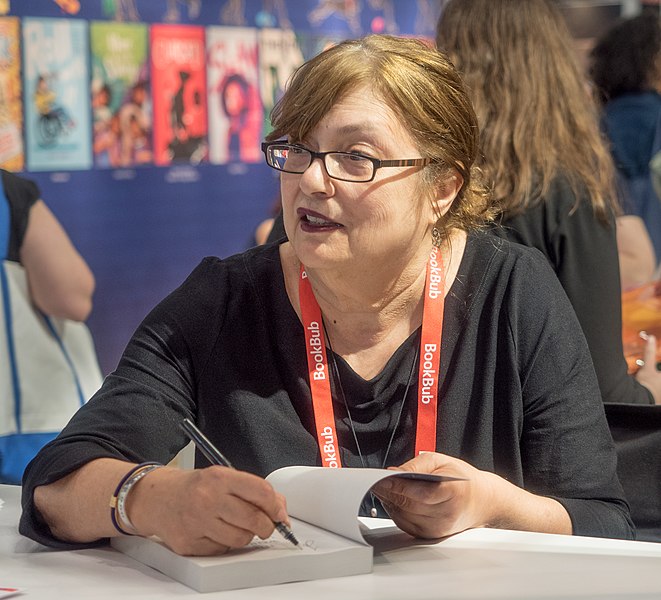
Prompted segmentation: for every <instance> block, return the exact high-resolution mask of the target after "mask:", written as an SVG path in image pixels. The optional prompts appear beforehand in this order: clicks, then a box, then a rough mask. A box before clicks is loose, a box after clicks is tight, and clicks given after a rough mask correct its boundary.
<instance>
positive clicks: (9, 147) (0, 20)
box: [0, 0, 25, 171]
mask: <svg viewBox="0 0 661 600" xmlns="http://www.w3.org/2000/svg"><path fill="white" fill-rule="evenodd" d="M0 3H3V0H0ZM20 57H21V53H20V48H19V20H18V17H0V167H2V168H3V169H7V170H8V171H21V170H22V169H23V165H24V159H25V154H24V150H23V138H22V129H23V108H22V103H21V58H20Z"/></svg>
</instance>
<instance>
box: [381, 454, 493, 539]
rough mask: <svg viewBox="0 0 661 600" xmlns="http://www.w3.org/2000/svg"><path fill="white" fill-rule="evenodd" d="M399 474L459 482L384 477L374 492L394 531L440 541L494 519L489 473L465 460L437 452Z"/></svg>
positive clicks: (411, 463)
mask: <svg viewBox="0 0 661 600" xmlns="http://www.w3.org/2000/svg"><path fill="white" fill-rule="evenodd" d="M397 470H398V471H413V472H417V473H434V474H438V475H445V476H449V477H456V478H457V481H441V482H438V483H436V482H428V481H415V480H407V479H397V478H392V477H391V478H387V479H384V480H382V481H380V482H379V483H377V484H376V485H375V486H374V488H373V489H372V491H373V492H374V493H375V494H376V496H377V497H378V498H379V499H380V500H381V502H382V504H383V506H384V508H385V509H386V510H387V511H388V514H389V515H390V517H391V518H392V520H393V521H395V523H396V524H397V526H398V527H399V528H400V529H402V530H404V531H406V532H407V533H410V534H411V535H414V536H416V537H422V538H439V537H444V536H446V535H451V534H453V533H458V532H460V531H463V530H465V529H470V528H472V527H483V526H486V525H488V524H489V523H490V521H491V519H492V518H493V516H494V513H493V509H494V501H495V500H496V498H495V494H494V487H495V486H497V482H496V481H495V480H497V479H500V478H499V477H497V476H496V475H494V474H493V473H489V472H487V471H480V470H479V469H476V468H475V467H473V466H471V465H469V464H468V463H467V462H465V461H463V460H459V459H458V458H453V457H451V456H447V455H444V454H438V453H435V452H432V453H425V454H420V455H419V456H417V457H416V458H414V459H412V460H410V461H408V462H406V463H404V464H403V465H401V466H400V467H397Z"/></svg>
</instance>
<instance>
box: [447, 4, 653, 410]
mask: <svg viewBox="0 0 661 600" xmlns="http://www.w3.org/2000/svg"><path fill="white" fill-rule="evenodd" d="M436 42H437V46H438V47H439V49H441V50H444V51H446V52H447V53H448V54H449V56H450V58H451V60H452V61H453V62H454V64H455V65H456V66H457V68H458V69H459V71H460V72H461V73H462V75H463V76H464V79H465V81H466V83H467V87H468V88H469V89H470V90H471V99H472V101H473V105H474V106H475V111H476V113H477V117H478V120H479V122H480V128H481V130H482V135H481V139H480V149H481V151H480V156H481V160H480V162H479V166H480V167H481V168H482V170H483V172H484V174H485V177H486V179H487V181H489V182H491V185H492V186H493V195H494V200H495V201H496V202H497V203H498V206H499V209H500V211H501V212H502V227H501V228H497V229H496V233H498V234H499V235H501V236H504V237H506V238H508V239H510V240H512V241H515V242H519V243H523V244H525V245H528V246H533V247H535V248H538V249H539V250H541V252H542V253H543V254H544V255H545V256H546V258H547V259H548V260H549V262H550V263H551V266H552V267H553V269H554V271H555V272H556V274H557V276H558V278H559V279H560V282H561V283H562V287H563V288H564V290H565V292H566V293H567V296H568V297H569V300H570V301H571V303H572V306H573V307H574V310H575V311H576V315H577V316H578V320H579V321H580V324H581V327H582V329H583V333H584V334H585V337H586V338H587V342H588V346H589V348H590V353H591V355H592V360H593V362H594V366H595V370H596V372H597V378H598V380H599V387H600V389H601V394H602V397H603V400H604V402H619V403H638V404H653V403H655V402H657V403H658V402H661V374H660V373H658V372H657V370H656V361H655V360H654V355H655V348H656V340H655V338H654V336H650V339H649V341H648V344H647V346H646V350H645V352H646V354H645V356H646V358H648V359H649V360H647V361H646V364H645V366H644V367H643V368H641V369H640V371H639V372H638V373H637V375H636V378H634V377H632V376H629V375H627V365H626V362H625V360H624V355H623V351H622V317H621V291H620V280H619V270H618V253H617V242H616V228H615V218H614V216H615V215H616V214H617V212H618V208H617V199H616V197H615V190H616V186H615V184H614V167H613V164H612V160H611V158H610V155H609V152H608V148H607V147H606V144H605V143H604V141H603V139H602V138H601V135H600V132H599V120H598V111H597V108H596V105H595V102H594V101H593V100H591V99H590V97H589V96H588V94H587V93H586V85H585V78H584V77H583V76H582V75H581V72H580V70H579V67H578V64H577V62H576V58H575V56H574V54H573V52H572V41H571V37H570V35H569V32H568V30H567V27H566V25H565V23H564V21H563V18H562V15H561V14H560V12H559V9H558V8H557V7H556V6H555V5H554V4H553V3H552V2H550V1H548V0H530V1H526V2H518V1H517V0H450V2H448V4H447V5H446V7H445V9H444V11H443V13H442V14H441V18H440V20H439V22H438V28H437V37H436Z"/></svg>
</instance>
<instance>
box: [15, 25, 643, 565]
mask: <svg viewBox="0 0 661 600" xmlns="http://www.w3.org/2000/svg"><path fill="white" fill-rule="evenodd" d="M301 107H305V110H301ZM272 121H273V132H272V133H271V135H270V136H269V140H270V141H269V142H267V143H266V144H265V145H264V152H265V155H266V159H267V162H268V164H269V165H270V166H271V167H273V168H275V169H278V170H279V171H281V193H282V202H283V213H284V221H285V227H286V229H287V233H288V237H289V241H288V242H286V243H283V244H280V245H277V244H270V245H266V246H259V247H256V248H253V249H251V250H248V251H247V252H246V253H244V254H241V255H238V256H235V257H232V258H229V259H227V260H219V259H206V260H205V261H203V262H202V264H201V265H200V266H199V267H198V268H197V270H196V271H195V272H194V273H193V274H192V275H191V276H190V277H189V279H188V280H187V281H186V282H185V283H184V284H183V285H182V287H181V288H179V289H178V290H177V291H175V292H174V293H173V294H172V295H170V296H169V297H168V298H167V299H166V300H165V301H164V302H163V303H161V304H160V305H159V306H158V307H157V308H156V309H155V310H154V311H153V312H152V313H151V314H150V315H149V316H148V317H147V318H146V320H145V322H144V323H143V324H142V326H141V327H140V328H139V330H138V331H137V332H136V334H135V336H134V338H133V340H132V341H131V342H130V344H129V346H128V347H127V349H126V352H125V354H124V356H123V358H122V360H121V361H120V364H119V366H118V369H117V371H116V372H115V373H114V374H111V375H110V376H109V377H108V378H106V381H105V383H104V386H103V388H102V389H101V390H100V391H99V392H98V394H97V395H96V396H95V397H94V398H93V399H92V400H91V401H90V402H89V403H88V404H87V405H86V406H84V407H83V408H82V409H81V410H80V411H79V412H78V414H77V415H76V417H75V418H74V419H73V420H72V421H71V423H70V424H69V426H68V427H67V428H66V430H65V431H64V432H63V434H62V435H61V436H60V438H59V439H58V440H57V441H56V442H54V443H53V444H52V445H51V446H50V447H48V448H46V449H45V450H44V451H43V453H42V454H41V455H40V456H39V457H38V458H37V459H36V460H35V461H34V462H33V463H32V464H31V466H30V467H29V470H28V473H27V475H26V478H25V480H24V499H23V503H24V504H23V506H24V513H23V516H22V520H21V531H22V532H23V533H24V534H26V535H29V536H31V537H33V538H35V539H38V540H40V541H42V542H44V543H48V544H51V545H59V546H63V547H75V546H76V545H80V544H85V543H93V542H95V541H96V540H99V539H100V538H105V537H109V536H113V535H118V533H119V530H123V531H128V532H132V533H138V534H140V535H151V534H156V535H158V536H159V537H160V538H161V539H163V540H164V541H165V543H166V544H168V545H169V546H170V547H171V548H173V549H174V550H175V551H177V552H180V553H185V554H211V553H219V552H223V551H224V550H226V549H227V548H228V547H237V546H242V545H244V544H246V543H248V542H249V541H250V540H251V538H252V537H253V535H259V536H261V537H265V536H267V535H269V534H270V533H271V532H272V531H273V521H285V522H286V520H287V515H286V511H285V505H284V500H283V499H282V498H280V497H278V496H277V495H276V494H275V492H274V491H273V489H272V488H271V487H270V486H269V485H268V484H267V483H266V482H265V481H264V480H262V479H260V478H259V477H257V476H265V475H266V474H268V473H270V472H271V471H273V470H274V469H276V468H279V467H282V466H285V465H293V464H302V465H328V464H330V463H333V464H335V465H336V466H340V464H338V463H341V466H350V467H362V466H365V467H390V466H399V468H401V469H405V470H416V471H424V472H432V473H437V472H438V473H444V474H447V475H456V476H459V477H460V478H462V481H452V482H449V483H448V482H445V483H443V484H442V485H437V484H432V485H431V486H426V485H424V484H423V485H415V484H416V483H417V484H420V483H421V482H408V483H407V485H404V486H401V485H394V486H392V487H391V488H389V487H388V486H387V485H381V486H379V487H377V488H376V489H375V493H376V495H378V497H379V498H381V500H382V502H383V503H384V506H385V508H386V509H387V511H388V513H389V514H390V516H392V518H393V519H394V520H395V521H396V522H397V523H398V525H400V527H402V528H403V529H404V530H405V531H407V532H409V533H411V534H413V535H418V536H422V537H428V538H436V537H439V536H443V535H448V534H451V533H454V532H458V531H462V530H464V529H467V528H470V527H476V526H482V525H490V526H495V527H509V528H515V529H526V530H535V531H550V532H558V533H572V532H573V533H576V534H590V535H602V536H615V537H630V536H631V535H632V529H631V524H630V520H629V517H628V509H627V506H626V502H625V501H624V500H623V497H622V491H621V488H620V485H619V483H618V480H617V476H616V473H615V455H614V450H613V446H612V441H611V438H610V434H609V431H608V428H607V425H606V422H605V420H604V415H603V410H602V408H601V399H600V396H599V391H598V386H597V382H596V379H595V377H594V373H593V371H592V366H591V363H590V359H589V355H588V354H587V351H586V347H585V342H584V340H583V338H582V337H581V335H580V334H579V333H578V330H579V328H578V324H577V322H576V319H575V316H574V314H573V312H572V311H571V307H570V306H569V304H568V302H567V301H566V299H565V298H564V297H563V295H562V290H561V288H560V286H559V284H558V282H557V280H556V279H555V277H554V275H553V273H552V271H551V270H550V269H549V268H548V266H547V265H546V264H545V262H544V260H543V258H542V257H541V256H539V255H538V254H536V253H534V252H532V251H530V250H529V249H527V248H523V247H520V246H515V245H510V244H509V243H508V242H506V241H503V240H498V239H497V238H494V237H493V236H491V235H489V234H487V233H483V232H480V230H479V226H480V225H481V224H482V223H483V222H484V221H485V220H488V219H489V216H490V212H491V207H490V204H489V203H488V200H487V197H486V195H485V193H484V190H483V189H482V187H481V186H480V184H479V181H478V180H477V179H475V177H474V176H475V171H474V169H473V168H472V164H473V162H474V159H475V156H476V152H477V142H478V137H477V136H478V132H477V124H476V121H475V115H474V113H473V110H472V107H471V104H470V102H469V100H468V98H467V95H466V92H465V90H464V87H463V84H462V82H461V80H460V79H459V77H458V75H457V73H456V71H455V69H454V68H453V67H452V65H451V64H450V63H449V62H448V61H447V59H446V58H445V57H444V56H443V55H441V54H440V53H438V52H436V51H435V50H433V49H430V48H428V47H427V46H426V45H425V44H423V43H422V42H419V41H416V40H405V39H398V38H392V37H388V36H370V37H367V38H365V39H363V40H358V41H347V42H344V43H342V44H339V45H338V46H335V47H334V48H332V49H329V50H327V51H325V52H323V53H322V54H320V55H319V56H317V57H315V58H313V59H312V60H310V61H309V62H307V63H306V64H305V65H304V66H303V67H301V68H300V69H299V70H298V71H297V73H296V75H295V77H294V78H293V79H292V81H291V83H290V85H289V87H288V90H287V92H286V93H285V95H284V97H283V98H282V100H281V102H280V103H279V104H278V105H277V107H276V108H275V110H274V112H273V118H272ZM531 284H532V285H531ZM444 299H445V302H444ZM443 304H444V310H443ZM441 334H442V335H441ZM441 339H442V341H441ZM441 346H442V355H440V367H439V364H438V362H437V361H438V360H439V352H440V349H441ZM324 348H325V349H326V352H325V353H324V352H323V349H324ZM439 373H440V380H439V378H438V374H439ZM325 386H329V387H325ZM418 406H420V407H421V408H420V409H418ZM436 410H437V411H438V412H437V413H436ZM437 415H438V418H437ZM184 418H191V419H194V420H195V421H196V422H197V423H198V424H199V426H200V427H201V428H202V429H203V430H204V432H205V433H206V435H207V436H208V437H209V438H210V440H211V441H212V442H213V443H215V444H216V445H218V446H219V447H220V448H221V450H222V452H223V453H224V454H225V455H226V456H227V458H228V459H229V461H231V463H233V464H234V466H235V467H236V468H237V470H235V471H234V470H228V469H226V468H223V467H217V466H211V467H208V468H206V469H198V470H195V471H188V472H187V471H181V470H178V469H175V468H172V467H162V466H161V467H157V468H154V465H144V466H143V465H139V466H138V467H137V468H138V469H141V470H140V471H139V472H138V471H136V472H138V473H139V475H140V476H142V478H141V479H140V481H137V482H136V480H135V477H134V476H133V475H132V474H131V473H133V471H132V469H135V468H136V466H135V464H136V463H141V461H158V462H160V463H164V462H167V461H168V460H170V458H171V457H172V456H173V455H174V454H175V453H176V452H177V450H178V449H179V448H180V447H182V446H183V445H185V443H186V440H185V437H184V434H183V432H182V431H181V430H180V428H179V424H180V423H181V420H182V419H184ZM418 429H421V430H420V431H418ZM318 431H321V432H322V433H321V434H320V437H318V434H317V432H318ZM328 440H330V442H329V441H328ZM331 442H332V443H331ZM331 446H332V447H331ZM333 449H335V450H336V452H331V450H333ZM144 469H150V470H149V472H148V473H147V474H145V470H144ZM127 474H128V479H126V477H127ZM124 480H126V481H129V482H130V486H131V491H130V494H129V493H128V492H127V491H126V488H125V483H123V481H124ZM524 483H525V486H526V489H523V485H524ZM134 484H135V485H134ZM122 490H124V492H125V495H126V494H128V496H127V498H126V501H125V510H124V513H125V516H126V519H120V521H119V522H116V525H117V526H118V527H115V526H114V525H113V522H112V520H111V514H110V513H111V511H110V510H109V509H108V499H109V498H110V497H111V496H114V495H115V493H114V492H115V491H117V493H118V494H119V495H122V493H123V492H122ZM367 504H368V506H366V507H365V508H369V509H370V512H371V509H374V510H376V511H379V510H380V508H379V507H378V505H377V504H378V503H377V502H376V500H375V501H374V505H372V500H371V499H368V500H367ZM381 514H383V513H382V512H381ZM127 521H128V522H127Z"/></svg>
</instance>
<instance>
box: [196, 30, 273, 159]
mask: <svg viewBox="0 0 661 600" xmlns="http://www.w3.org/2000/svg"><path fill="white" fill-rule="evenodd" d="M257 54H258V52H257V31H256V30H255V29H248V28H241V27H237V28H231V27H210V28H208V29H207V80H208V85H209V148H210V158H211V162H212V163H214V164H226V163H235V162H245V163H255V162H260V161H261V160H262V153H261V149H260V144H261V140H262V118H263V117H262V115H263V111H262V103H261V101H260V97H259V69H258V63H257Z"/></svg>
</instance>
